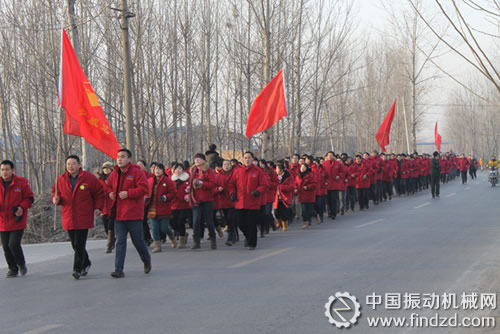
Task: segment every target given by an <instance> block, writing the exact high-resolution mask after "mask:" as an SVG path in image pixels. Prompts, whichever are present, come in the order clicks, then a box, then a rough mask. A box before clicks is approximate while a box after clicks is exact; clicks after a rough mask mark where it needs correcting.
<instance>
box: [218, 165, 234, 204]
mask: <svg viewBox="0 0 500 334" xmlns="http://www.w3.org/2000/svg"><path fill="white" fill-rule="evenodd" d="M233 173H234V170H233V169H231V170H230V171H229V173H227V174H226V172H225V171H224V170H221V171H220V172H218V173H217V178H216V186H215V188H214V193H215V199H214V209H215V210H218V209H230V208H234V203H233V202H232V201H231V195H230V194H229V190H230V186H229V183H230V182H231V178H232V176H233ZM219 187H221V188H222V191H219Z"/></svg>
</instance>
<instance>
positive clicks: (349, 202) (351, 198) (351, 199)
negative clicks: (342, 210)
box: [346, 186, 356, 210]
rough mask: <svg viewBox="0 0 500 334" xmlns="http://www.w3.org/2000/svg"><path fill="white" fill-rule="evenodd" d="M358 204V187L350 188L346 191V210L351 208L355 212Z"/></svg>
mask: <svg viewBox="0 0 500 334" xmlns="http://www.w3.org/2000/svg"><path fill="white" fill-rule="evenodd" d="M355 204H356V187H355V186H350V187H347V190H346V209H349V208H351V210H354V205H355Z"/></svg>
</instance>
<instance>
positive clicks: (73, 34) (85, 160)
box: [66, 0, 94, 170]
mask: <svg viewBox="0 0 500 334" xmlns="http://www.w3.org/2000/svg"><path fill="white" fill-rule="evenodd" d="M75 1H76V0H66V5H67V6H66V7H67V8H66V10H67V12H66V14H67V16H68V22H69V25H70V31H69V37H70V39H71V42H72V43H73V50H75V54H76V57H77V58H78V61H79V62H80V64H81V63H82V62H81V59H80V39H79V37H78V28H77V25H76V23H75ZM80 141H81V145H82V156H81V159H82V169H83V170H89V169H90V168H91V167H92V166H91V162H92V161H93V160H94V159H93V154H92V153H93V152H92V148H91V146H90V144H89V143H87V141H86V140H85V138H83V137H82V138H80Z"/></svg>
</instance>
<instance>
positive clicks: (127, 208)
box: [108, 163, 148, 221]
mask: <svg viewBox="0 0 500 334" xmlns="http://www.w3.org/2000/svg"><path fill="white" fill-rule="evenodd" d="M118 178H119V179H120V187H119V189H117V187H118ZM122 191H126V192H127V193H128V195H127V198H125V199H120V197H119V196H118V194H119V193H120V192H122ZM108 192H111V193H114V195H115V199H114V200H113V201H112V202H111V208H112V211H114V212H112V213H111V216H112V217H114V218H115V219H116V220H141V221H142V220H143V219H144V197H145V196H146V195H147V193H148V181H147V180H146V176H145V174H144V172H143V171H142V170H141V168H140V167H139V166H137V165H136V164H132V163H131V164H129V165H128V166H127V168H125V170H124V171H123V172H121V170H120V168H119V167H118V166H115V167H114V169H113V171H112V172H111V174H109V178H108Z"/></svg>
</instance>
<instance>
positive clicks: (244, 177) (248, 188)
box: [230, 165, 269, 210]
mask: <svg viewBox="0 0 500 334" xmlns="http://www.w3.org/2000/svg"><path fill="white" fill-rule="evenodd" d="M264 173H265V172H264V171H263V170H262V169H261V168H260V167H257V166H254V165H251V166H250V167H248V168H247V167H243V168H239V169H237V170H235V171H234V173H233V177H232V179H231V190H230V193H231V195H233V194H234V195H236V198H237V200H236V202H235V203H234V207H235V209H248V210H259V209H260V207H261V204H262V196H265V192H266V190H268V189H269V183H268V181H267V177H266V175H265V174H264ZM255 190H257V191H258V192H259V194H258V195H257V196H253V195H252V192H254V191H255Z"/></svg>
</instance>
